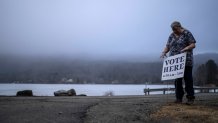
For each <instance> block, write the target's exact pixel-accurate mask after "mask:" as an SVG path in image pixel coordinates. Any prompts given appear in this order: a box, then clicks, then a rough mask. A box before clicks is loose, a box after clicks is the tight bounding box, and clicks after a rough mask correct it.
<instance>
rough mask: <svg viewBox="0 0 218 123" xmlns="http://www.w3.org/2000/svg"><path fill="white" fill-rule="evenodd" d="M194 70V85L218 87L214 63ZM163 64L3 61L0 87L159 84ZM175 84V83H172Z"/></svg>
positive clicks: (217, 74)
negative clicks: (35, 84)
mask: <svg viewBox="0 0 218 123" xmlns="http://www.w3.org/2000/svg"><path fill="white" fill-rule="evenodd" d="M195 63H196V64H195V65H194V69H193V77H194V84H195V85H199V86H206V85H211V84H213V85H216V86H218V70H217V65H216V62H215V61H214V60H208V61H206V62H205V63H201V64H199V65H197V63H199V62H197V61H196V62H195ZM161 72H162V63H161V62H121V61H119V62H115V61H84V60H83V61H82V60H69V59H68V60H67V59H54V58H53V59H52V58H45V59H33V58H32V59H30V58H26V59H25V58H21V57H19V58H13V59H11V58H10V59H9V58H7V57H5V58H3V57H1V59H0V83H74V84H87V83H96V84H145V83H152V84H160V83H163V82H162V81H161ZM169 82H172V83H173V81H172V80H171V81H169Z"/></svg>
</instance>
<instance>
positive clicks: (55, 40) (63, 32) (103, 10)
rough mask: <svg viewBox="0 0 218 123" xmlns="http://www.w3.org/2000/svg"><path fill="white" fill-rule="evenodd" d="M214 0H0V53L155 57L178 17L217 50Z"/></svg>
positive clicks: (201, 42)
mask: <svg viewBox="0 0 218 123" xmlns="http://www.w3.org/2000/svg"><path fill="white" fill-rule="evenodd" d="M217 6H218V1H217V0H0V53H1V54H19V55H44V56H46V55H54V56H61V55H64V56H72V57H75V56H76V57H89V58H94V57H97V58H109V57H111V58H122V57H133V58H134V57H144V56H148V55H149V56H155V57H157V58H158V57H159V55H160V53H161V52H162V50H163V48H164V46H165V44H166V42H167V39H168V36H169V34H170V33H171V28H170V24H171V23H172V22H173V21H175V20H177V21H180V22H181V24H182V26H183V27H185V28H186V29H188V30H190V31H191V32H192V34H193V35H194V37H195V39H196V41H197V44H196V45H197V47H196V49H195V51H194V53H195V54H198V53H205V52H218V30H217V28H218V14H217V11H218V7H217Z"/></svg>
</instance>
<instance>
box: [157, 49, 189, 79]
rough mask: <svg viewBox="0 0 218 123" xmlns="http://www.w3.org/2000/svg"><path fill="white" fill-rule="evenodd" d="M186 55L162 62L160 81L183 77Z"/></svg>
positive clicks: (175, 56)
mask: <svg viewBox="0 0 218 123" xmlns="http://www.w3.org/2000/svg"><path fill="white" fill-rule="evenodd" d="M185 62H186V53H181V54H178V55H174V56H171V57H168V58H166V59H165V60H164V62H163V69H162V78H161V80H162V81H163V80H171V79H176V78H182V77H183V76H184V70H185Z"/></svg>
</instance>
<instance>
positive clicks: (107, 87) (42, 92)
mask: <svg viewBox="0 0 218 123" xmlns="http://www.w3.org/2000/svg"><path fill="white" fill-rule="evenodd" d="M167 87H168V88H172V87H174V86H173V85H134V84H128V85H126V84H125V85H117V84H0V95H6V96H15V95H16V93H17V91H21V90H32V91H33V95H34V96H54V92H55V91H58V90H69V89H72V88H73V89H75V90H76V93H77V94H86V95H87V96H103V95H104V94H105V93H107V92H112V93H113V95H114V96H118V95H144V89H145V88H150V89H151V88H167ZM162 93H163V92H151V93H150V94H162ZM169 93H172V92H169Z"/></svg>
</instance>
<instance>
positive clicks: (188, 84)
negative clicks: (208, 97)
mask: <svg viewBox="0 0 218 123" xmlns="http://www.w3.org/2000/svg"><path fill="white" fill-rule="evenodd" d="M182 80H183V78H178V79H176V80H175V89H176V99H178V100H182V98H183V96H184V90H183V86H182V85H183V84H182ZM184 80H185V91H186V93H187V95H186V97H187V99H195V96H194V89H193V78H192V66H186V67H185V73H184Z"/></svg>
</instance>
